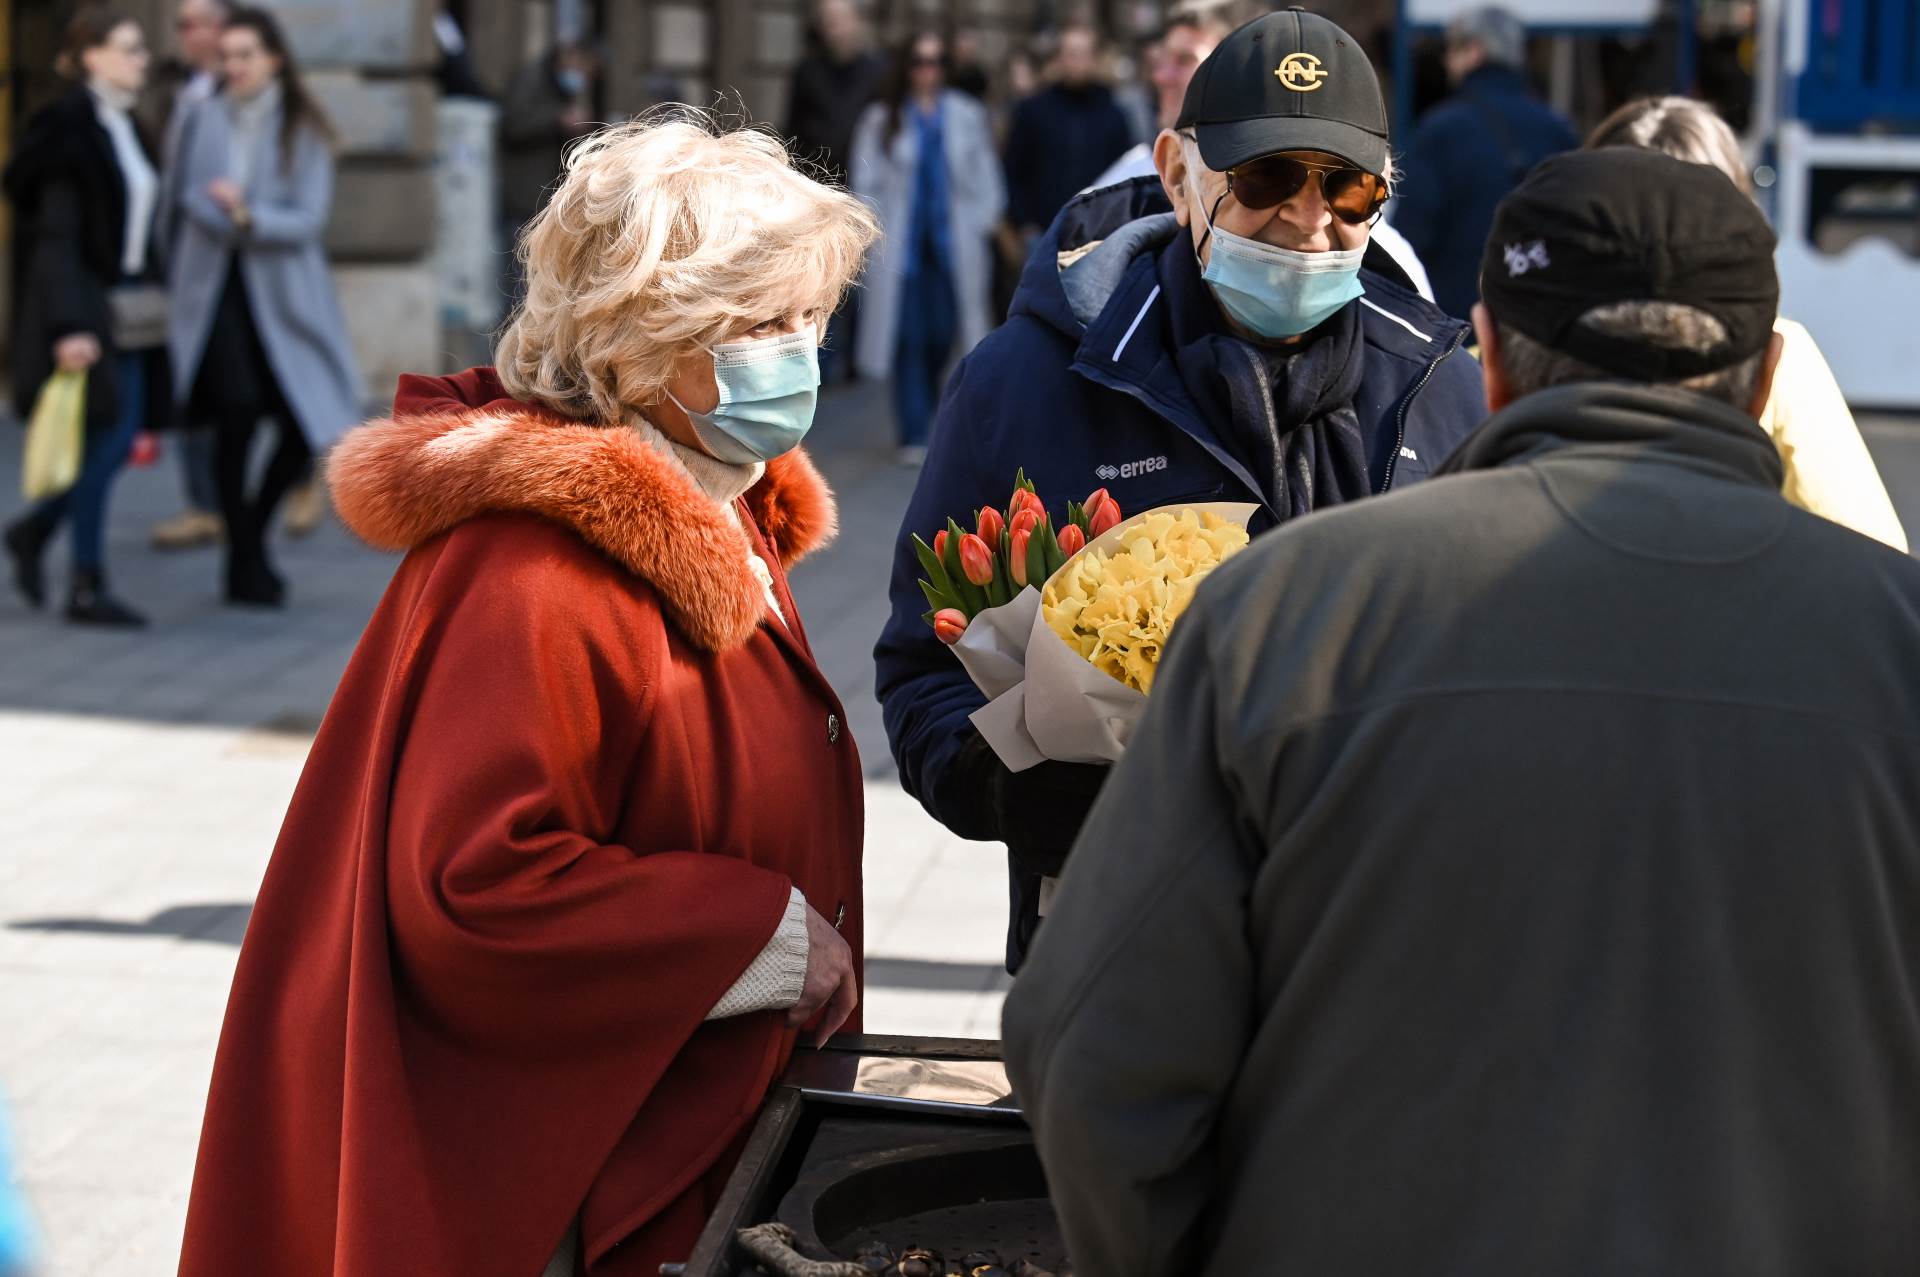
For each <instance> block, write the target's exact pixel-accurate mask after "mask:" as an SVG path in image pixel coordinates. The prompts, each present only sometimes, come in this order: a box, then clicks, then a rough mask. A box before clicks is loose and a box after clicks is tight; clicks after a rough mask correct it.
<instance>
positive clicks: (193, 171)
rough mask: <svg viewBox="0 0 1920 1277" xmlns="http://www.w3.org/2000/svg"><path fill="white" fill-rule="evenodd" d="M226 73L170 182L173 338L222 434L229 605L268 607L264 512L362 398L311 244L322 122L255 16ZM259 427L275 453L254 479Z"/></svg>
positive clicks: (349, 421)
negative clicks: (267, 426) (268, 430)
mask: <svg viewBox="0 0 1920 1277" xmlns="http://www.w3.org/2000/svg"><path fill="white" fill-rule="evenodd" d="M220 65H221V72H222V75H223V77H224V85H223V87H222V89H221V92H220V94H219V95H218V96H217V97H214V98H212V99H210V100H208V101H205V102H202V103H199V104H198V105H196V106H195V107H194V108H192V112H191V114H190V115H189V116H188V117H187V118H186V119H185V120H184V121H183V122H182V123H181V126H180V146H179V155H180V159H179V164H178V167H177V169H176V170H175V171H174V172H173V173H171V174H169V175H168V197H167V203H166V209H167V215H168V220H169V225H170V226H171V227H172V228H173V229H172V232H171V239H170V242H171V245H172V256H171V262H170V267H171V271H172V276H171V279H172V286H171V301H172V318H171V324H170V326H169V339H170V343H171V347H172V356H173V373H174V383H175V385H177V386H178V387H180V389H181V390H182V392H183V393H184V395H185V400H186V405H187V412H188V415H189V417H190V418H191V419H192V420H196V421H211V422H213V423H214V424H215V429H216V431H217V434H216V442H215V447H214V477H215V480H216V483H217V486H218V488H219V492H220V513H221V516H222V517H223V518H224V519H225V520H226V525H227V563H226V597H227V599H228V601H230V602H233V603H240V604H249V605H254V606H264V607H278V606H281V605H282V604H283V603H284V601H285V598H286V584H285V582H284V581H282V580H281V578H280V575H279V574H278V573H277V572H276V571H274V568H273V565H272V562H271V560H270V559H269V557H268V554H267V542H266V537H267V529H268V527H269V525H270V524H271V522H272V519H273V513H274V510H275V508H276V507H278V505H279V504H280V500H281V498H282V497H284V496H285V495H286V494H287V491H288V490H289V489H290V488H292V487H293V486H294V485H295V484H296V483H298V482H299V481H300V480H301V478H302V476H303V475H304V474H305V473H306V472H307V471H308V469H309V467H310V466H311V464H312V462H313V459H314V458H315V457H316V456H318V455H322V454H324V453H325V451H326V449H327V447H328V446H329V445H330V444H332V443H333V441H334V440H335V439H337V438H338V437H339V436H340V435H341V433H342V432H344V431H345V430H346V429H347V427H349V426H351V425H353V424H354V423H355V422H357V421H358V420H359V419H360V411H361V405H362V403H363V400H364V396H363V394H362V392H361V381H360V373H359V370H358V368H357V366H356V365H355V363H354V358H353V350H352V347H351V345H350V344H349V343H348V340H347V329H346V322H345V320H344V319H343V318H342V317H341V314H340V306H339V302H338V300H337V299H336V298H335V296H334V291H333V281H332V278H331V276H330V275H329V274H328V270H327V256H326V251H325V249H324V248H323V247H322V244H321V237H322V234H323V233H324V232H325V230H326V225H327V215H328V212H329V210H330V207H331V205H332V201H333V168H334V166H333V153H332V148H331V142H332V131H331V129H330V127H329V126H328V123H327V120H326V117H325V116H324V115H323V114H322V113H321V111H320V108H319V106H318V105H317V104H316V103H315V102H314V100H313V98H312V96H311V95H310V94H309V93H308V92H307V90H306V87H305V85H304V84H303V83H302V81H301V78H300V72H299V69H298V67H296V66H295V64H294V60H293V54H292V52H291V51H290V50H289V49H288V47H287V42H286V38H285V36H284V35H283V34H282V32H281V29H280V24H279V23H278V21H276V20H275V19H274V17H273V16H272V15H271V14H269V13H267V12H266V11H265V10H262V9H248V8H242V9H235V10H234V11H233V13H232V14H231V15H230V16H229V17H228V19H227V25H226V29H225V31H223V32H222V33H221V37H220ZM262 421H268V422H271V423H272V426H273V430H274V435H275V442H274V448H273V452H272V455H271V456H270V457H269V459H268V461H267V464H266V469H265V472H264V474H263V475H262V476H261V477H260V479H259V480H258V482H257V483H249V478H248V473H247V469H248V467H247V458H248V454H249V452H250V450H251V448H252V444H253V438H254V434H255V432H256V430H257V429H258V427H259V424H260V423H261V422H262Z"/></svg>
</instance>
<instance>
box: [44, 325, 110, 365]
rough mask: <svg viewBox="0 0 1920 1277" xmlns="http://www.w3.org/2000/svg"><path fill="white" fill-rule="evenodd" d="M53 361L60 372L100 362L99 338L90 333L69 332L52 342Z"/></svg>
mask: <svg viewBox="0 0 1920 1277" xmlns="http://www.w3.org/2000/svg"><path fill="white" fill-rule="evenodd" d="M53 362H54V363H55V364H56V365H57V366H58V367H59V369H60V371H61V372H80V371H82V370H83V369H87V368H91V367H93V366H94V365H95V364H97V363H99V362H100V339H99V338H98V337H95V336H94V335H93V334H92V333H69V334H67V335H66V336H65V337H62V338H61V339H60V340H59V341H56V342H54V343H53Z"/></svg>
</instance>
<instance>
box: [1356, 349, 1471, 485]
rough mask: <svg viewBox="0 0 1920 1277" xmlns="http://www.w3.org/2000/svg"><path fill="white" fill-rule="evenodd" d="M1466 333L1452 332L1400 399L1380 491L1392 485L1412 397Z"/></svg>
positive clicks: (1447, 357)
mask: <svg viewBox="0 0 1920 1277" xmlns="http://www.w3.org/2000/svg"><path fill="white" fill-rule="evenodd" d="M1466 335H1467V330H1466V329H1464V328H1463V329H1461V330H1459V331H1458V332H1456V333H1454V335H1453V340H1452V341H1450V342H1448V343H1447V348H1446V349H1445V350H1443V351H1441V352H1440V357H1439V358H1438V359H1436V360H1434V361H1433V362H1432V363H1430V364H1428V365H1427V370H1426V372H1424V373H1422V374H1421V375H1420V380H1419V381H1416V382H1414V383H1413V389H1412V390H1409V391H1408V392H1407V397H1406V398H1405V399H1402V400H1401V401H1400V415H1399V420H1398V421H1397V422H1396V423H1395V427H1396V428H1395V430H1394V435H1393V451H1392V452H1391V453H1390V454H1388V456H1387V476H1386V478H1385V479H1384V480H1383V481H1382V482H1381V484H1380V491H1381V492H1385V491H1386V490H1387V489H1388V488H1391V487H1392V486H1393V472H1394V471H1395V470H1396V469H1397V468H1398V467H1399V465H1400V449H1402V448H1404V447H1406V445H1407V413H1408V412H1409V411H1411V410H1412V408H1413V400H1414V397H1415V396H1417V395H1418V394H1419V393H1420V392H1421V391H1422V390H1425V389H1426V388H1427V383H1428V382H1430V381H1432V380H1433V374H1434V373H1436V372H1438V371H1439V369H1440V365H1441V364H1443V363H1445V362H1446V361H1447V360H1448V359H1449V358H1451V357H1452V355H1453V352H1454V351H1456V350H1458V349H1460V343H1461V342H1462V341H1463V340H1465V338H1466ZM1376 495H1378V494H1376Z"/></svg>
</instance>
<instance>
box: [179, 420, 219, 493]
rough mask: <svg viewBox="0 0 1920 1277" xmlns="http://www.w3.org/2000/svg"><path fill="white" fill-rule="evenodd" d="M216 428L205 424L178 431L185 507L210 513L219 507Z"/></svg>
mask: <svg viewBox="0 0 1920 1277" xmlns="http://www.w3.org/2000/svg"><path fill="white" fill-rule="evenodd" d="M214 434H215V432H214V431H213V429H212V428H211V427H208V426H188V427H186V428H184V429H183V430H181V431H180V436H179V455H180V486H181V488H182V489H183V490H184V491H185V494H186V498H187V507H188V508H189V509H192V510H203V511H206V512H207V513H209V514H211V513H212V512H213V511H215V510H218V509H219V508H220V489H219V486H218V485H217V484H216V483H215V482H214V478H213V450H214V448H215V446H216V441H215V437H214Z"/></svg>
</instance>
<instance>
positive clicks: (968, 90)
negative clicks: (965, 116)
mask: <svg viewBox="0 0 1920 1277" xmlns="http://www.w3.org/2000/svg"><path fill="white" fill-rule="evenodd" d="M947 76H948V79H947V83H948V84H949V85H950V86H952V87H953V88H955V89H958V90H959V91H960V92H962V93H964V94H966V95H967V96H968V97H970V98H972V99H974V100H975V101H976V102H983V103H984V102H986V100H987V97H988V95H989V94H990V93H991V92H992V90H993V76H992V75H991V74H990V73H989V72H988V71H987V64H986V62H985V60H984V59H982V58H981V56H980V33H979V32H977V31H975V30H974V29H973V28H971V27H961V28H960V29H959V30H957V31H955V32H954V33H953V48H952V50H951V51H950V52H949V55H948V58H947Z"/></svg>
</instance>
